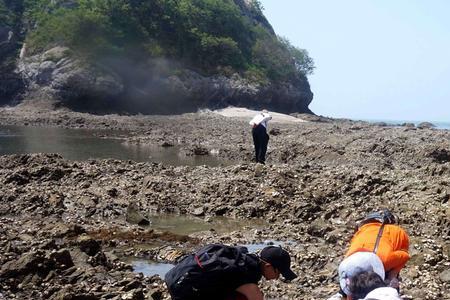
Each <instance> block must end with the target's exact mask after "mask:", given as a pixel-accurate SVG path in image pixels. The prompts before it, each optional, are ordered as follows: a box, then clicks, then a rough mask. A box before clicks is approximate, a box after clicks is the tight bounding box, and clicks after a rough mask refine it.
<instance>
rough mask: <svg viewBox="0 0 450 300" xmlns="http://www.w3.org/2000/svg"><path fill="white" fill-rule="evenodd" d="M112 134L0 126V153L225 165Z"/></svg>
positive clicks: (213, 158)
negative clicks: (130, 141) (134, 141)
mask: <svg viewBox="0 0 450 300" xmlns="http://www.w3.org/2000/svg"><path fill="white" fill-rule="evenodd" d="M114 135H117V133H116V132H111V131H107V130H86V129H64V128H51V127H30V126H0V155H8V154H28V153H58V154H60V155H62V156H63V157H64V158H66V159H69V160H78V161H79V160H88V159H107V158H112V159H120V160H133V161H137V162H146V161H149V162H157V163H163V164H167V165H175V166H181V165H188V166H197V165H208V166H219V165H222V164H229V162H226V161H222V160H220V159H219V158H218V157H216V156H213V155H203V156H185V155H183V154H182V153H181V151H180V148H179V147H168V148H164V147H160V146H157V145H154V146H144V145H129V144H125V143H124V142H123V141H124V136H118V137H116V138H113V137H111V136H114ZM103 136H108V138H104V137H103Z"/></svg>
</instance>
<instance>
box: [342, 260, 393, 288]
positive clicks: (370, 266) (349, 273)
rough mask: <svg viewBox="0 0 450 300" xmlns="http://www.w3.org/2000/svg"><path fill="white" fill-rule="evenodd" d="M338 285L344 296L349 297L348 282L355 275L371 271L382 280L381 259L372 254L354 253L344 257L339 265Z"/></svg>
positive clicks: (382, 268)
mask: <svg viewBox="0 0 450 300" xmlns="http://www.w3.org/2000/svg"><path fill="white" fill-rule="evenodd" d="M338 271H339V284H340V286H341V289H342V290H343V291H344V293H345V294H347V295H350V291H349V289H348V283H349V280H350V279H351V278H352V277H353V276H354V275H355V274H357V273H360V272H365V271H366V272H367V271H373V272H375V273H377V274H378V275H379V276H380V277H381V279H383V280H384V275H385V274H384V267H383V262H382V261H381V259H380V258H379V257H378V256H377V255H376V254H374V253H372V252H356V253H353V254H352V255H350V256H349V257H346V258H345V259H344V260H343V261H342V262H341V264H340V265H339V270H338Z"/></svg>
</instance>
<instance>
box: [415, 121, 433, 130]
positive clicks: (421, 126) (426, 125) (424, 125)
mask: <svg viewBox="0 0 450 300" xmlns="http://www.w3.org/2000/svg"><path fill="white" fill-rule="evenodd" d="M434 127H436V125H434V124H433V123H430V122H422V123H419V124H418V125H417V128H419V129H431V128H434Z"/></svg>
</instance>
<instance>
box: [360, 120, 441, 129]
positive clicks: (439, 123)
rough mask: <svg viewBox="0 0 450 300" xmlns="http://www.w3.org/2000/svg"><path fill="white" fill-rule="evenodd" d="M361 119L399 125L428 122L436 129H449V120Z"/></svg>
mask: <svg viewBox="0 0 450 300" xmlns="http://www.w3.org/2000/svg"><path fill="white" fill-rule="evenodd" d="M362 121H366V122H370V123H379V122H384V123H386V124H389V125H401V124H404V123H413V124H414V125H416V126H417V125H419V124H420V123H422V122H429V123H431V124H433V125H435V126H436V127H435V128H437V129H450V122H433V121H411V120H367V119H362Z"/></svg>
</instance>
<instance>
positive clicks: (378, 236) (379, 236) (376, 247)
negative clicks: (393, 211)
mask: <svg viewBox="0 0 450 300" xmlns="http://www.w3.org/2000/svg"><path fill="white" fill-rule="evenodd" d="M384 224H385V223H384V222H383V223H381V227H380V229H379V230H378V235H377V240H376V241H375V247H374V248H373V253H375V254H377V251H378V245H379V244H380V240H381V236H382V235H383V230H384Z"/></svg>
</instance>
